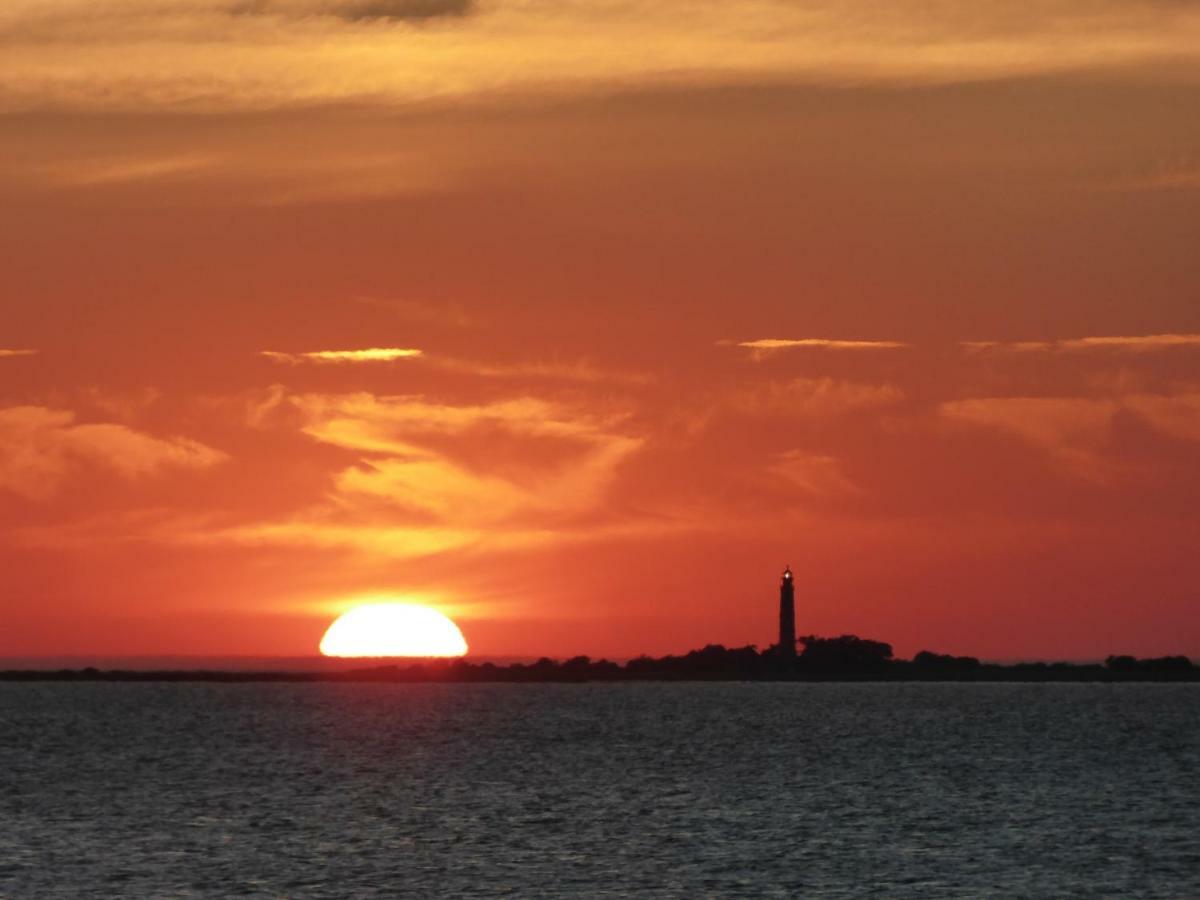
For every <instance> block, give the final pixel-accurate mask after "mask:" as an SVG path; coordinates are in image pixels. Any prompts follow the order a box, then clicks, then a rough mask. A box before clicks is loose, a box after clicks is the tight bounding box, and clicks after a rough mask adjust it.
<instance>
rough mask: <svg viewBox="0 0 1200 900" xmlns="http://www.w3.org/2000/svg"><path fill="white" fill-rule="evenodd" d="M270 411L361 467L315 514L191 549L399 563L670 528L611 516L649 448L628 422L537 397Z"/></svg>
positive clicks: (300, 402)
mask: <svg viewBox="0 0 1200 900" xmlns="http://www.w3.org/2000/svg"><path fill="white" fill-rule="evenodd" d="M270 403H271V408H272V409H275V410H278V409H280V408H281V407H286V408H287V409H289V410H290V412H291V416H290V417H277V421H278V422H279V423H280V425H281V426H282V427H288V428H291V427H298V428H299V429H300V431H301V432H302V433H303V434H305V435H307V436H308V437H309V438H311V439H313V440H314V441H318V442H320V443H322V444H325V445H328V446H331V447H336V448H340V449H341V450H343V451H347V452H348V454H350V456H351V460H352V461H351V464H349V465H346V466H344V467H342V468H341V469H340V470H337V471H335V472H333V473H332V476H331V481H330V490H329V493H328V495H327V499H326V500H325V501H324V502H322V503H320V504H318V505H316V506H314V507H311V508H308V509H304V510H299V511H297V512H296V513H295V514H294V515H290V516H285V517H282V518H280V519H277V520H269V521H262V522H254V523H243V524H239V525H237V526H233V527H225V528H221V529H217V530H215V531H214V530H212V529H208V531H207V534H196V535H194V536H193V537H191V538H188V539H189V540H195V541H202V542H205V541H217V542H222V541H223V542H230V543H238V544H264V545H267V544H272V545H288V546H313V547H321V548H328V549H340V550H346V551H355V552H359V553H362V554H365V555H367V556H369V557H373V558H378V559H392V558H414V557H423V556H432V555H436V554H439V553H444V552H448V551H450V550H459V549H465V548H470V547H475V546H479V547H483V548H486V549H487V550H488V551H489V552H492V551H496V550H502V549H503V550H507V549H515V548H525V547H531V546H540V545H544V544H549V543H554V542H557V541H585V540H589V539H591V538H592V537H600V536H606V537H607V536H618V535H621V534H624V533H626V532H628V533H635V532H636V533H646V529H647V528H652V529H657V530H658V531H661V530H663V529H664V528H665V527H666V526H665V525H664V524H663V523H662V522H656V523H649V522H642V521H641V520H640V519H639V518H637V517H632V518H631V517H629V516H622V515H617V514H614V513H612V512H611V511H610V510H608V509H607V508H606V500H607V494H608V492H609V489H610V487H611V486H612V484H613V482H614V481H615V479H616V478H617V476H618V473H619V470H620V467H621V466H622V465H623V464H624V462H625V461H626V460H628V459H629V458H630V457H631V456H633V455H635V454H636V453H638V452H639V451H640V450H641V449H642V447H643V445H644V439H643V438H642V437H641V436H639V435H636V434H629V433H627V432H626V431H625V430H624V429H623V427H622V424H623V423H624V422H625V421H626V418H627V417H626V416H622V415H619V414H612V415H603V414H599V415H598V414H596V413H594V412H590V411H586V410H583V409H578V408H575V407H572V406H569V405H565V404H561V403H556V402H551V401H548V400H544V399H540V398H536V397H513V398H509V399H504V400H496V401H492V402H487V403H477V404H470V403H452V402H443V401H438V400H433V399H428V398H425V397H421V396H377V395H374V394H370V393H365V392H361V393H353V394H301V395H287V394H284V393H281V392H279V391H276V393H274V394H273V395H272V396H271V398H270ZM259 418H260V419H261V417H259ZM284 422H287V424H286V425H285V424H283V423H284ZM481 445H482V446H486V448H487V452H486V453H480V452H479V451H480V447H481ZM643 526H644V527H643Z"/></svg>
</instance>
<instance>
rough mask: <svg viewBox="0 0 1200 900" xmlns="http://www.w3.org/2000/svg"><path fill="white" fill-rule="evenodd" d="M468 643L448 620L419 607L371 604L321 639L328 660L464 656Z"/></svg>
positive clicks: (359, 608) (344, 615)
mask: <svg viewBox="0 0 1200 900" xmlns="http://www.w3.org/2000/svg"><path fill="white" fill-rule="evenodd" d="M466 652H467V642H466V640H464V639H463V635H462V632H461V631H460V630H459V628H458V626H457V625H455V624H454V623H453V622H452V621H450V618H449V617H448V616H445V615H443V614H442V613H440V612H438V611H437V610H436V609H431V608H430V607H428V606H419V605H417V604H415V603H367V604H363V605H362V606H356V607H354V609H351V610H349V611H347V612H344V613H342V614H341V615H340V616H338V618H337V619H336V620H335V621H334V623H333V624H332V625H330V626H329V628H328V629H327V630H326V631H325V636H324V637H323V638H321V653H322V654H323V655H325V656H420V657H430V656H462V655H464V654H465V653H466Z"/></svg>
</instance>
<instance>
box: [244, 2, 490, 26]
mask: <svg viewBox="0 0 1200 900" xmlns="http://www.w3.org/2000/svg"><path fill="white" fill-rule="evenodd" d="M474 8H475V0H242V2H239V3H235V4H234V5H233V6H231V7H230V12H231V13H233V14H234V15H258V16H261V15H274V16H286V17H291V18H305V17H309V16H331V17H333V18H336V19H342V20H343V21H346V22H364V21H373V20H384V21H391V22H420V21H424V20H426V19H437V18H441V17H443V16H451V17H457V16H465V15H467V14H468V13H470V12H471V11H472V10H473V9H474Z"/></svg>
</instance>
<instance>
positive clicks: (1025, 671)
mask: <svg viewBox="0 0 1200 900" xmlns="http://www.w3.org/2000/svg"><path fill="white" fill-rule="evenodd" d="M797 643H798V644H799V647H800V650H799V652H798V653H797V654H796V656H795V657H794V658H790V659H789V658H788V657H786V656H785V655H784V654H782V653H780V652H779V651H778V648H775V647H772V648H769V649H767V650H762V651H760V650H759V649H758V648H757V647H754V646H748V647H733V648H730V647H723V646H721V645H720V644H709V645H708V646H707V647H704V648H703V649H701V650H693V651H691V652H690V653H687V654H685V655H683V656H662V657H658V658H651V657H649V656H639V657H637V658H636V659H631V660H629V661H628V662H626V663H625V664H624V665H621V664H619V663H615V662H610V661H609V660H605V659H600V660H593V659H590V658H589V657H587V656H576V657H574V658H572V659H568V660H565V661H558V660H553V659H549V658H542V659H539V660H538V661H537V662H535V663H530V664H524V663H514V664H512V665H507V666H499V665H496V664H494V663H490V662H485V663H473V662H468V661H467V660H461V659H460V660H428V661H419V662H411V663H398V664H389V665H376V666H370V667H365V668H362V669H353V670H349V671H344V672H212V671H188V672H184V671H163V672H134V671H100V670H97V669H74V670H71V669H64V670H59V671H42V672H32V671H20V672H17V671H10V672H0V680H8V681H294V682H305V681H383V682H392V681H395V682H427V681H440V682H579V681H1111V682H1115V681H1200V667H1197V666H1194V665H1192V663H1191V661H1190V660H1189V659H1188V658H1187V657H1185V656H1163V657H1158V658H1156V659H1135V658H1134V657H1132V656H1110V657H1108V659H1107V660H1106V661H1105V662H1104V663H1103V664H1099V663H1095V664H1075V663H1015V664H1012V665H1000V664H997V663H983V662H980V661H979V660H978V659H976V658H975V657H973V656H948V655H945V654H942V653H933V652H931V651H929V650H922V651H921V652H920V653H918V654H917V655H916V656H914V657H913V658H912V659H911V660H902V659H895V658H894V657H893V655H892V647H891V644H885V643H883V642H881V641H872V640H867V639H865V638H860V637H857V636H855V635H852V634H845V635H842V636H841V637H832V638H823V637H816V636H815V635H807V636H805V637H802V638H800V639H799V641H798V642H797Z"/></svg>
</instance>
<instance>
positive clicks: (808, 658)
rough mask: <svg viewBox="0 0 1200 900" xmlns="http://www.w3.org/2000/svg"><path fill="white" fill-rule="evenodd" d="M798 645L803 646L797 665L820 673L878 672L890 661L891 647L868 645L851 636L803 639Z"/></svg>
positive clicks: (808, 637)
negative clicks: (877, 669) (877, 670)
mask: <svg viewBox="0 0 1200 900" xmlns="http://www.w3.org/2000/svg"><path fill="white" fill-rule="evenodd" d="M797 642H798V643H800V644H802V645H803V646H804V650H803V651H801V653H800V661H801V662H802V663H804V664H805V665H806V666H809V667H814V668H822V669H864V668H879V667H881V666H884V665H886V664H887V663H888V661H890V660H891V658H892V645H891V644H885V643H883V642H882V641H872V640H868V639H866V638H860V637H858V636H857V635H853V634H843V635H841V636H840V637H835V638H823V637H817V636H816V635H812V634H809V635H805V636H804V637H802V638H799V639H798V641H797Z"/></svg>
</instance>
